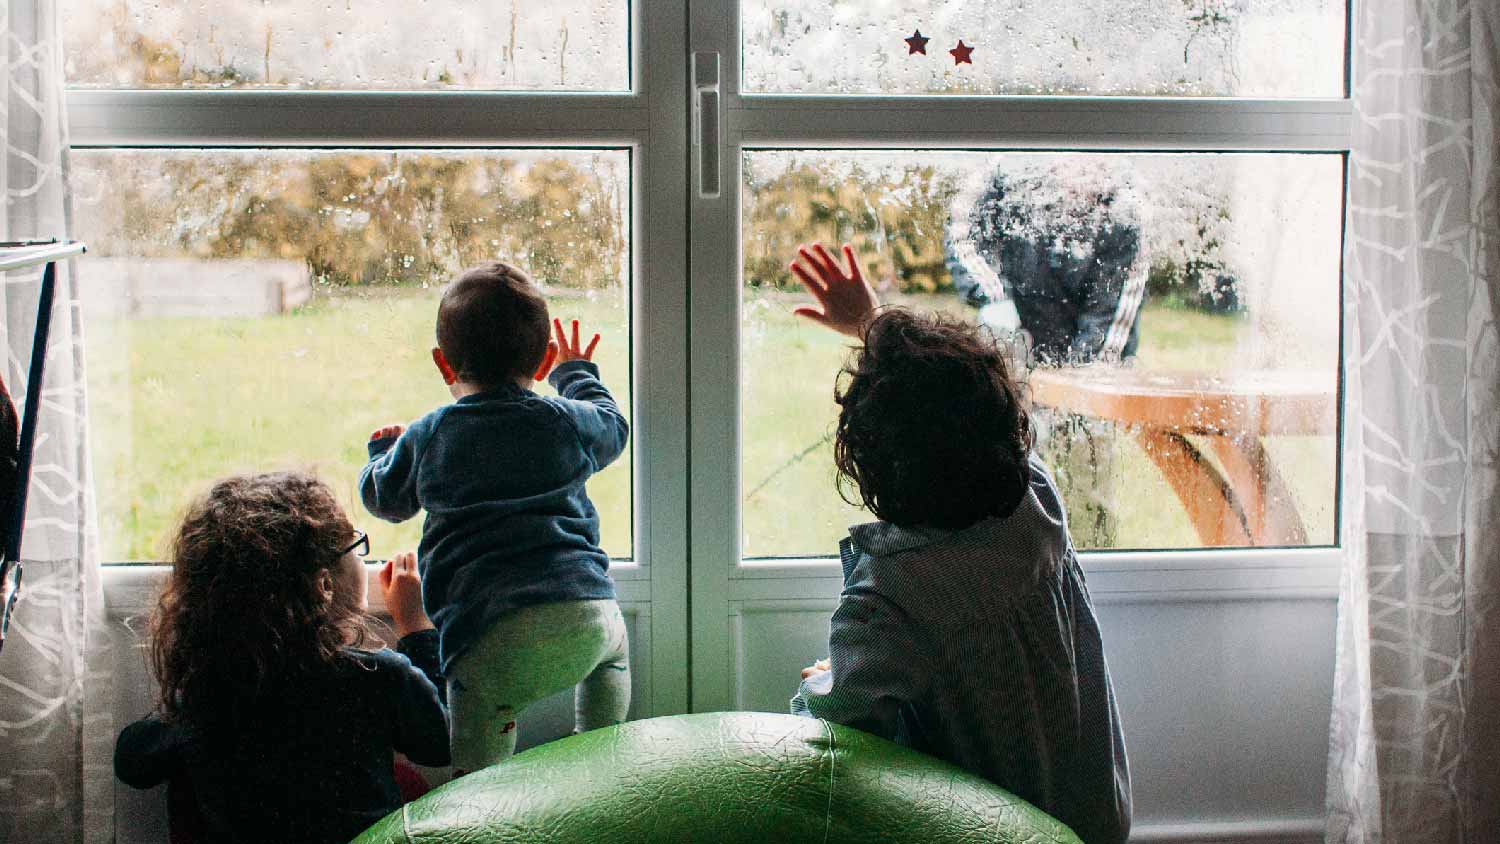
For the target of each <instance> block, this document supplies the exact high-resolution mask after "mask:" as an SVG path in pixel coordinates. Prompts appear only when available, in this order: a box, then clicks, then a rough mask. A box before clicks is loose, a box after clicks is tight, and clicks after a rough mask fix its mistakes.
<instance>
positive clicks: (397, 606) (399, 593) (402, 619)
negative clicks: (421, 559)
mask: <svg viewBox="0 0 1500 844" xmlns="http://www.w3.org/2000/svg"><path fill="white" fill-rule="evenodd" d="M380 594H381V595H382V596H384V598H385V608H386V610H387V611H388V612H389V613H390V614H391V623H392V624H394V625H395V626H396V636H397V637H398V638H399V637H405V636H407V635H410V634H412V633H417V632H420V631H422V630H431V629H432V619H430V618H428V617H427V613H426V612H425V611H424V610H423V609H422V578H421V576H420V575H418V574H417V555H416V554H415V553H413V552H411V551H403V552H401V553H400V554H397V555H396V556H394V557H392V558H391V559H389V560H387V561H386V564H385V568H383V569H381V570H380Z"/></svg>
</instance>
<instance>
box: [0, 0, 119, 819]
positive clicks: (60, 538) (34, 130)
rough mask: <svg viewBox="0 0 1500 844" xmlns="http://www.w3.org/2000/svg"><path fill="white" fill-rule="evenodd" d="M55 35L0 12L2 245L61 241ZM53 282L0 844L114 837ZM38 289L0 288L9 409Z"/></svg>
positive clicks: (97, 625)
mask: <svg viewBox="0 0 1500 844" xmlns="http://www.w3.org/2000/svg"><path fill="white" fill-rule="evenodd" d="M58 29H59V21H58V10H57V5H56V0H5V3H4V4H3V5H0V89H3V91H4V97H3V100H0V102H3V111H0V139H3V143H4V148H5V167H4V170H3V171H0V180H3V182H0V189H3V194H4V197H5V211H4V214H3V215H0V239H5V240H9V239H23V238H44V237H64V236H66V235H67V234H68V229H69V214H68V195H67V149H68V147H67V121H66V118H65V115H64V110H63V108H64V101H63V61H62V55H61V51H62V46H61V42H60V39H59V37H58V34H59V33H58ZM85 260H86V259H85ZM59 269H60V271H61V272H60V278H59V282H60V283H59V287H58V291H57V305H56V307H55V309H54V311H53V322H52V334H51V342H50V343H49V344H48V350H47V371H46V378H45V383H44V384H43V389H42V402H41V405H42V412H41V415H40V417H39V424H38V429H37V441H36V451H35V462H34V464H33V472H32V474H33V480H32V484H31V489H30V493H29V499H30V500H29V506H28V509H27V521H26V529H25V531H26V532H25V544H24V546H23V548H22V552H21V557H22V559H23V560H24V561H25V565H26V579H25V583H24V585H23V591H22V595H21V600H20V603H19V605H18V606H17V609H16V616H15V619H14V621H13V622H12V624H11V629H10V636H9V637H8V638H7V639H6V643H5V649H4V651H0V841H4V842H17V844H20V842H26V844H52V842H68V844H73V842H81V841H108V840H109V839H110V837H111V836H112V833H113V830H112V818H111V811H112V810H111V796H112V795H113V777H112V774H111V771H110V768H109V752H110V749H111V746H112V742H113V736H112V735H111V733H112V730H111V725H110V719H109V712H110V693H111V688H110V676H109V673H108V669H107V666H108V649H107V647H105V638H106V636H105V632H104V626H103V614H102V610H103V599H102V595H101V591H100V586H99V572H98V567H97V564H96V561H95V556H94V541H93V532H92V529H91V524H90V521H91V517H90V512H91V510H92V499H91V497H90V492H89V484H88V476H87V471H88V458H87V436H86V433H85V427H84V395H83V356H82V348H81V337H80V336H79V333H78V328H79V322H78V308H77V302H76V299H75V296H74V295H73V292H72V291H73V285H72V283H71V279H72V272H71V270H72V268H71V267H69V268H62V267H60V268H59ZM40 276H41V273H40V271H28V272H13V273H9V274H7V275H5V276H3V280H4V287H3V291H4V295H3V296H0V311H3V313H0V331H3V333H4V336H3V338H0V349H4V350H5V352H6V357H5V359H4V362H3V367H0V374H3V375H4V378H5V381H6V384H7V385H8V386H9V387H10V388H11V391H12V393H13V394H15V395H16V396H17V399H18V400H19V399H20V397H21V396H24V394H25V383H26V369H27V363H28V360H29V357H30V354H31V338H32V330H33V328H34V326H35V322H36V301H37V291H38V282H39V280H40Z"/></svg>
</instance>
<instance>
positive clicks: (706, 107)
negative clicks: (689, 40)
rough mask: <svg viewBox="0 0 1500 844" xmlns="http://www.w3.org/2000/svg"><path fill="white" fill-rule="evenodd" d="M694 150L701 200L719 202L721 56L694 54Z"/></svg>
mask: <svg viewBox="0 0 1500 844" xmlns="http://www.w3.org/2000/svg"><path fill="white" fill-rule="evenodd" d="M693 147H694V153H695V159H696V161H697V164H698V196H699V197H701V198H703V199H718V198H719V54H718V53H712V52H699V53H693Z"/></svg>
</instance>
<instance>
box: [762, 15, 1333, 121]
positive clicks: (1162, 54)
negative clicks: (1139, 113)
mask: <svg viewBox="0 0 1500 844" xmlns="http://www.w3.org/2000/svg"><path fill="white" fill-rule="evenodd" d="M1344 15H1345V4H1344V2H1343V0H1268V2H1256V3H1246V2H1242V0H1059V2H1051V0H862V2H849V0H800V2H781V0H742V3H741V25H742V27H743V37H744V89H745V90H746V91H747V92H754V93H772V94H1013V95H1095V96H1153V97H1156V96H1174V97H1276V98H1283V97H1342V96H1343V95H1344V41H1345V37H1344V30H1345V22H1344ZM918 31H920V34H921V36H922V37H923V38H925V39H928V40H927V41H926V42H925V43H923V42H921V41H914V42H911V43H910V44H908V42H907V40H906V39H908V38H912V37H913V36H914V35H915V34H916V33H917V32H918ZM960 42H962V44H963V48H972V50H973V52H971V53H969V52H961V53H959V54H958V55H954V54H953V53H951V52H950V51H952V50H955V49H960V48H959V44H960ZM913 47H921V48H923V49H925V54H924V53H913V52H912V48H913ZM960 58H966V59H967V62H964V63H960V62H959V61H958V60H959V59H960Z"/></svg>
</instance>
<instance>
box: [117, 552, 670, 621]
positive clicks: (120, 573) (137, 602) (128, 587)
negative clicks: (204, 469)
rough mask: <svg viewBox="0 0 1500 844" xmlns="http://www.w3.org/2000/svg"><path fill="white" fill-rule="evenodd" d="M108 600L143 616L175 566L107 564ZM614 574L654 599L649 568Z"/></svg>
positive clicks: (369, 577) (378, 598)
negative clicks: (648, 572)
mask: <svg viewBox="0 0 1500 844" xmlns="http://www.w3.org/2000/svg"><path fill="white" fill-rule="evenodd" d="M380 569H381V565H380V564H370V565H366V566H365V582H366V584H367V588H368V591H367V592H366V595H367V596H368V600H369V609H370V612H371V613H372V614H374V615H385V613H386V608H385V598H384V597H383V596H382V595H381V592H380ZM101 571H102V574H101V579H102V581H103V584H104V604H105V607H106V610H105V611H106V613H107V614H108V617H109V618H110V620H112V621H125V620H127V619H132V618H139V617H140V616H142V615H144V614H146V613H148V612H150V611H151V609H152V607H154V606H156V596H157V594H158V592H159V591H160V590H161V584H162V582H163V581H165V580H166V578H167V575H168V574H169V573H170V572H171V567H170V566H166V565H163V564H161V563H130V564H115V565H106V566H103V567H102V569H101ZM610 576H611V577H613V578H614V580H615V587H616V591H617V592H618V593H619V600H620V602H621V603H622V604H624V603H633V602H640V601H645V600H650V585H651V584H650V581H649V579H648V577H647V572H646V570H645V568H644V567H643V566H641V565H639V564H637V563H633V562H623V561H613V562H611V564H610Z"/></svg>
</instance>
